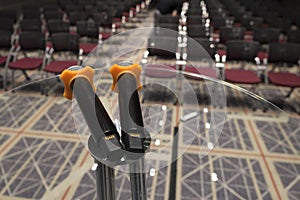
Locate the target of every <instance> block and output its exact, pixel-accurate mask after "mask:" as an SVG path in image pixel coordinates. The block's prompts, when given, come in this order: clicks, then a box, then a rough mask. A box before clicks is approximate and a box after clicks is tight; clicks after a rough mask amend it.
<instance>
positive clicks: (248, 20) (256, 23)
mask: <svg viewBox="0 0 300 200" xmlns="http://www.w3.org/2000/svg"><path fill="white" fill-rule="evenodd" d="M263 22H264V19H263V18H262V17H252V16H249V17H243V18H242V19H241V25H242V26H243V27H245V28H246V29H247V30H253V29H255V28H262V26H263Z"/></svg>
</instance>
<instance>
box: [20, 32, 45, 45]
mask: <svg viewBox="0 0 300 200" xmlns="http://www.w3.org/2000/svg"><path fill="white" fill-rule="evenodd" d="M19 45H20V46H21V49H22V50H45V47H46V46H45V35H44V34H43V33H41V32H36V31H34V32H32V31H26V32H21V33H20V36H19Z"/></svg>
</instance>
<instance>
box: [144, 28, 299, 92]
mask: <svg viewBox="0 0 300 200" xmlns="http://www.w3.org/2000/svg"><path fill="white" fill-rule="evenodd" d="M157 26H158V27H156V29H155V31H154V34H153V35H152V36H151V37H150V38H149V40H148V52H149V53H147V54H146V55H148V56H163V57H168V58H173V59H176V60H177V62H176V63H178V64H179V65H183V67H182V66H181V67H178V66H166V68H168V69H169V70H170V69H183V70H185V71H186V72H193V73H198V74H202V75H206V76H210V77H212V78H217V77H218V76H217V74H218V73H217V71H216V70H215V69H214V67H212V66H214V65H213V64H212V63H213V60H214V59H215V62H216V66H217V67H218V68H219V69H221V74H222V76H221V78H223V79H224V80H226V81H229V82H233V83H243V84H258V83H262V82H265V83H268V81H270V82H271V83H273V84H275V85H280V86H285V87H289V88H291V90H290V92H289V93H288V95H287V96H290V94H291V92H292V91H293V89H294V88H296V87H300V78H299V76H298V74H295V73H291V71H290V72H289V71H282V70H281V69H282V68H279V67H278V68H277V69H276V70H277V71H274V69H273V70H272V71H268V64H270V63H272V64H273V65H274V66H277V65H278V66H283V65H287V64H289V65H292V66H295V65H298V64H299V58H300V54H299V52H300V51H299V50H300V49H299V47H300V46H299V44H295V43H280V42H278V40H277V41H276V40H273V41H263V40H262V41H261V42H262V43H265V42H268V44H269V50H268V52H261V47H260V43H258V42H257V41H246V40H242V38H229V39H228V40H226V41H225V42H224V44H225V51H220V50H219V49H218V48H217V45H216V42H215V41H213V40H211V39H210V38H195V40H196V41H194V40H193V39H192V38H189V39H186V35H189V33H182V31H179V37H178V35H177V34H176V32H169V34H168V37H166V34H164V36H162V35H161V34H159V33H160V32H164V31H161V30H160V29H161V28H160V27H159V23H158V24H157ZM157 29H158V30H157ZM183 31H189V30H188V29H184V30H183ZM164 33H166V32H164ZM262 33H264V32H262ZM262 35H263V34H262ZM184 38H185V39H184ZM267 39H268V38H267ZM199 44H201V45H202V48H201V47H199ZM206 52H208V53H206ZM193 60H196V62H193ZM203 60H205V61H209V63H210V64H212V65H211V67H208V68H207V67H201V66H189V65H188V63H189V61H192V63H197V61H203ZM181 61H184V62H181ZM231 61H240V62H246V63H249V62H251V63H255V66H256V68H257V69H258V71H256V70H245V69H243V68H241V69H231V68H229V69H228V68H226V69H225V66H227V64H228V62H229V63H230V62H231ZM183 63H184V64H183ZM162 67H163V66H155V65H150V68H149V69H148V70H147V73H146V74H147V75H148V76H159V74H161V76H164V73H157V72H156V70H155V69H157V68H159V69H161V68H162Z"/></svg>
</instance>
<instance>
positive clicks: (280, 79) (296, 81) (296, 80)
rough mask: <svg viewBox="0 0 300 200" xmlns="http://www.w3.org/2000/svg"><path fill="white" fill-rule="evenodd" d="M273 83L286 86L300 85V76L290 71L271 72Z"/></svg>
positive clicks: (270, 77) (270, 76)
mask: <svg viewBox="0 0 300 200" xmlns="http://www.w3.org/2000/svg"><path fill="white" fill-rule="evenodd" d="M268 75H269V80H270V82H271V83H273V84H275V85H280V86H286V87H300V77H299V76H297V75H296V74H292V73H288V72H269V74H268Z"/></svg>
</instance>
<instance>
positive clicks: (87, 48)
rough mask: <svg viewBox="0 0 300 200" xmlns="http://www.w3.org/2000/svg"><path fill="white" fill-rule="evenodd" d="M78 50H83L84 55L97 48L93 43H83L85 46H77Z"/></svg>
mask: <svg viewBox="0 0 300 200" xmlns="http://www.w3.org/2000/svg"><path fill="white" fill-rule="evenodd" d="M79 46H80V49H82V50H83V53H84V54H88V53H90V52H91V51H93V49H94V48H96V47H97V44H93V43H85V44H79Z"/></svg>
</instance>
